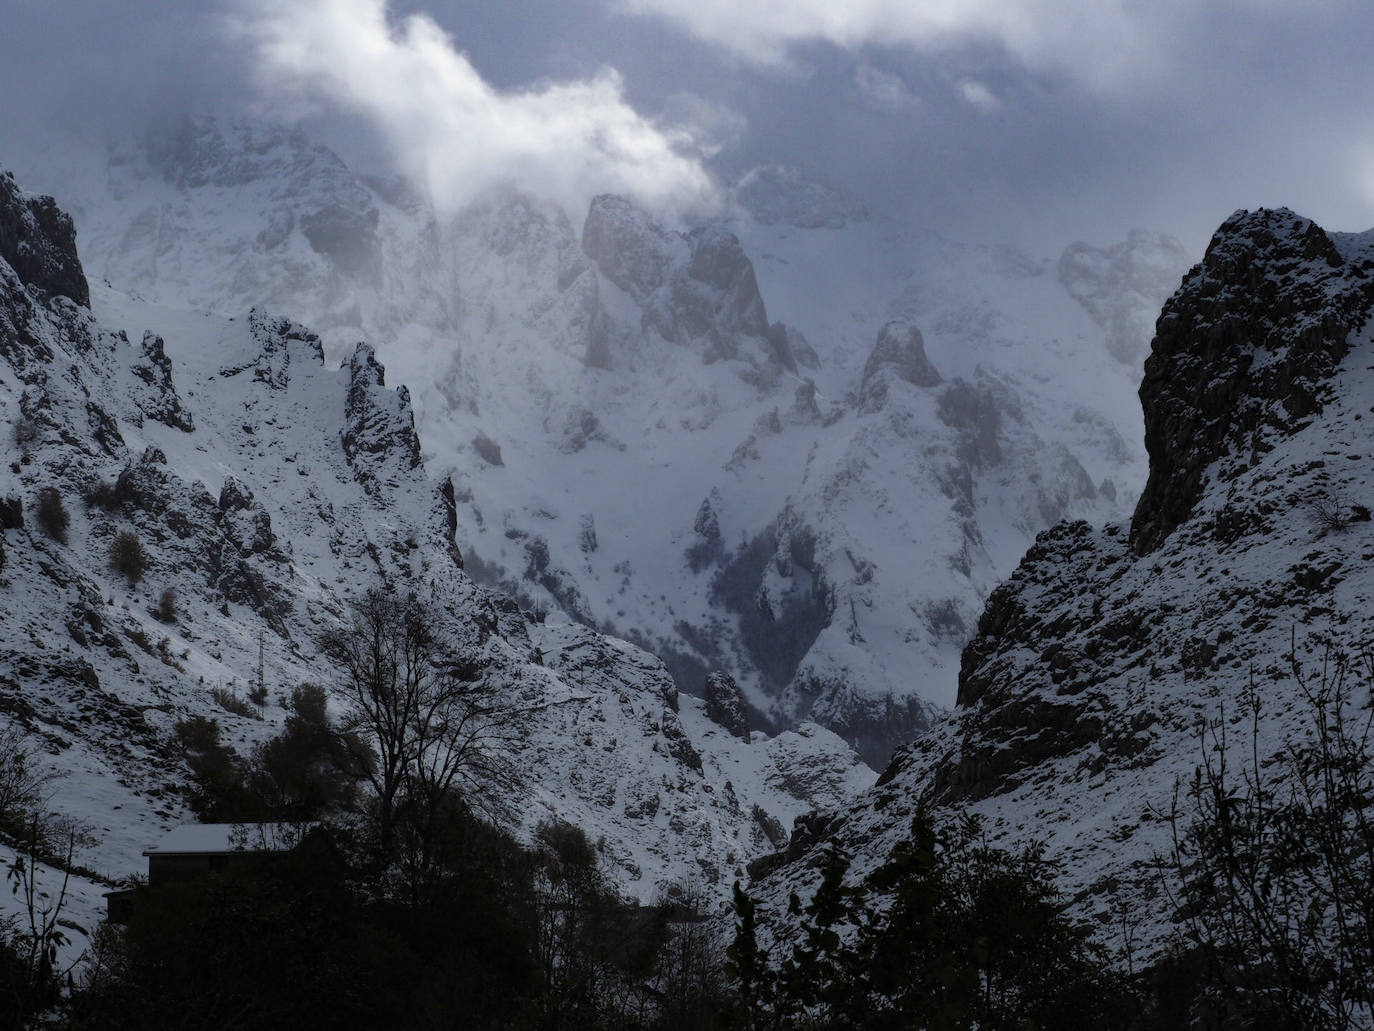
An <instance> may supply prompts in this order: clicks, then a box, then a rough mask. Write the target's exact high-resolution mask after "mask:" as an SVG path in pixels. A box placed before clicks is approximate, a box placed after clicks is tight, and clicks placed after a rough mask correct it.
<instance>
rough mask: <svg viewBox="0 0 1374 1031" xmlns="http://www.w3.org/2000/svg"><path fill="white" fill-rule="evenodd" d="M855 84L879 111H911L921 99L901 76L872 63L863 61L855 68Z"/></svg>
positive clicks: (866, 99)
mask: <svg viewBox="0 0 1374 1031" xmlns="http://www.w3.org/2000/svg"><path fill="white" fill-rule="evenodd" d="M854 85H855V86H857V87H858V88H859V94H860V95H861V96H862V97H863V98H864V100H865V101H867V102H868V104H869V105H870V106H872V107H874V108H876V109H877V110H879V111H887V112H891V113H894V114H895V113H897V112H901V111H909V110H911V109H912V108H914V107H916V106H917V105H918V104H920V102H921V99H920V98H919V97H918V96H916V94H915V93H913V92H911V90H910V89H908V88H907V85H906V83H905V82H904V81H903V80H902V78H901V76H898V75H892V74H891V73H889V72H885V71H883V70H882V69H881V68H876V67H874V66H873V65H871V64H865V63H861V64H860V65H859V66H858V67H857V68H855V69H854Z"/></svg>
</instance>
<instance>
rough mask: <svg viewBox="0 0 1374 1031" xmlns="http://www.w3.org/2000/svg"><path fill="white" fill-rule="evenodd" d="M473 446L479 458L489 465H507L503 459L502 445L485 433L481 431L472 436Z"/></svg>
mask: <svg viewBox="0 0 1374 1031" xmlns="http://www.w3.org/2000/svg"><path fill="white" fill-rule="evenodd" d="M472 448H473V450H474V451H476V452H477V455H478V457H479V458H481V459H482V461H484V462H486V463H487V465H505V464H506V463H505V462H503V461H501V445H500V444H498V443H496V441H494V440H492V439H491V438H490V437H488V436H487V435H486V434H485V433H479V434H477V436H475V437H473V438H472Z"/></svg>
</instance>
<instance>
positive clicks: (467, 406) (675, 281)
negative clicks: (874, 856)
mask: <svg viewBox="0 0 1374 1031" xmlns="http://www.w3.org/2000/svg"><path fill="white" fill-rule="evenodd" d="M83 153H84V152H80V151H72V152H63V151H61V150H60V148H59V150H58V152H57V153H55V154H50V155H48V156H47V158H46V159H45V165H46V168H62V169H66V170H67V172H66V173H65V174H66V175H67V179H66V181H64V182H60V183H53V188H54V189H58V188H61V190H62V191H63V193H64V196H66V197H70V201H69V203H71V204H72V205H73V208H74V212H75V217H76V220H77V225H78V227H79V228H80V230H81V233H82V241H83V250H84V252H85V254H86V255H87V261H88V265H89V267H90V268H91V270H92V274H93V276H94V277H95V278H99V279H104V280H106V281H108V282H109V283H110V284H111V285H112V286H113V287H115V288H117V289H119V290H123V291H128V292H132V293H136V294H137V295H139V296H141V297H143V298H145V299H147V300H149V301H160V302H163V303H169V304H174V305H180V306H190V307H197V308H209V309H214V310H220V311H228V312H234V311H243V310H247V309H248V308H250V307H252V306H254V305H260V306H263V307H265V308H266V309H268V310H275V311H282V312H284V313H286V314H288V315H290V316H291V317H293V318H296V319H298V320H301V321H303V322H305V323H307V324H309V325H311V326H312V327H314V328H316V329H317V330H318V331H319V332H320V333H321V336H322V338H323V340H324V343H325V347H326V350H327V351H329V353H330V354H331V355H336V356H338V357H340V358H342V357H344V356H346V355H347V354H348V353H350V351H351V348H352V345H353V344H354V343H355V342H356V341H357V340H358V339H367V340H369V341H371V342H372V343H373V344H374V346H375V347H376V348H377V353H378V355H379V356H380V358H381V360H382V361H383V362H384V363H385V364H386V366H387V367H388V369H390V370H391V373H392V375H393V378H395V379H396V380H397V381H398V382H403V383H406V384H408V385H409V386H410V388H411V397H412V402H413V404H414V407H415V411H416V418H417V421H418V424H419V426H420V430H421V437H422V439H423V440H424V443H425V447H426V453H425V458H426V460H427V462H428V464H429V465H430V467H431V468H433V469H435V470H438V471H440V472H451V473H452V476H453V481H454V486H455V498H456V506H457V516H458V531H457V534H458V543H459V545H460V547H461V548H462V550H463V553H464V555H465V556H467V558H468V569H469V571H470V572H471V573H472V574H473V575H474V576H475V577H476V578H477V579H479V580H481V581H483V582H485V583H488V584H492V585H499V586H500V587H501V588H502V589H504V590H506V591H508V592H510V593H512V594H514V595H515V596H516V597H518V598H519V599H520V600H521V603H522V604H523V605H524V606H525V607H526V608H529V609H532V610H540V611H555V610H559V611H562V612H564V613H566V614H568V615H569V616H571V617H572V618H573V619H575V620H576V621H578V622H580V623H582V624H584V625H587V626H593V627H598V628H600V629H602V630H606V631H611V632H614V633H616V634H619V635H621V636H624V637H626V638H629V639H630V640H633V641H635V642H636V643H637V644H639V645H641V646H643V647H644V648H646V649H648V650H650V651H652V652H653V653H655V654H657V655H659V656H661V657H662V658H663V659H664V660H665V662H666V663H667V665H668V668H669V669H670V671H671V672H672V674H673V676H674V679H675V681H676V682H677V684H678V686H679V687H680V688H682V689H683V690H685V691H687V692H690V693H698V692H700V690H701V687H702V684H703V683H704V681H705V678H706V676H707V674H708V673H709V672H711V671H712V670H717V669H719V670H725V671H728V672H730V673H732V674H733V675H734V676H735V678H736V679H737V680H738V682H739V683H740V685H741V687H742V688H743V690H744V691H745V693H746V696H747V698H748V700H749V702H750V703H751V706H752V707H753V708H754V709H755V711H756V712H757V713H761V714H766V715H765V717H764V718H765V719H766V720H768V721H770V722H771V723H773V724H774V725H777V726H796V725H798V724H799V723H800V722H801V721H805V720H807V719H813V720H816V721H818V722H820V723H823V724H824V725H826V726H828V727H831V728H833V729H834V730H836V731H837V732H839V733H841V734H842V735H843V736H844V737H846V738H847V739H848V740H849V741H850V742H852V743H853V744H855V745H856V746H857V747H858V748H859V749H860V751H861V752H862V753H863V754H864V756H865V757H866V758H867V759H868V760H869V761H870V762H871V763H873V764H875V765H879V764H881V763H883V762H884V761H885V760H886V758H887V756H888V755H889V754H890V750H891V748H892V747H893V746H894V745H895V744H897V743H899V742H902V741H905V740H908V739H909V738H911V737H912V736H913V735H914V734H916V733H918V732H919V731H920V730H921V729H922V728H924V727H925V726H926V725H927V724H928V723H929V721H930V719H931V717H932V715H933V714H934V713H935V712H936V711H937V710H938V708H939V707H941V706H945V705H948V704H949V703H950V702H952V700H953V697H954V684H955V675H956V671H957V668H958V656H959V652H960V650H961V648H962V647H963V645H964V643H965V642H966V640H967V639H968V637H969V635H970V633H971V632H972V628H973V626H974V624H975V622H976V619H977V614H978V612H979V611H980V610H981V607H982V605H983V601H984V599H985V598H986V596H987V594H988V593H989V592H990V591H991V590H992V588H993V587H994V586H995V585H996V583H998V582H999V580H1000V579H1001V578H1002V577H1004V576H1005V575H1006V574H1007V573H1008V572H1009V571H1010V570H1011V569H1012V568H1013V566H1014V564H1015V562H1016V560H1017V558H1018V557H1019V555H1020V554H1021V553H1022V552H1023V551H1024V549H1025V547H1026V546H1027V545H1028V544H1029V543H1030V542H1031V541H1032V540H1033V539H1034V535H1035V534H1036V533H1037V532H1038V531H1039V530H1041V529H1043V528H1044V527H1046V526H1049V525H1051V524H1053V523H1054V522H1055V521H1057V520H1058V519H1060V518H1064V517H1082V518H1091V519H1095V520H1101V519H1106V518H1113V517H1120V516H1122V515H1124V514H1125V513H1126V512H1127V511H1128V510H1129V506H1130V505H1131V504H1132V503H1133V501H1134V498H1135V495H1136V493H1137V492H1138V490H1139V488H1140V485H1141V484H1142V483H1143V480H1144V475H1145V462H1144V455H1143V452H1142V451H1141V450H1140V448H1139V446H1138V444H1137V441H1138V440H1139V438H1140V424H1139V421H1138V417H1137V416H1136V415H1135V408H1134V405H1133V403H1132V400H1131V395H1132V394H1133V391H1134V389H1135V386H1136V382H1137V379H1138V368H1139V366H1138V360H1139V355H1140V354H1141V353H1143V349H1144V344H1145V341H1146V340H1147V339H1148V332H1149V327H1150V325H1151V324H1152V322H1153V318H1154V315H1155V313H1156V312H1157V310H1158V305H1159V304H1160V303H1161V302H1162V300H1163V298H1164V297H1165V296H1167V294H1168V292H1169V291H1170V290H1171V289H1172V288H1173V287H1174V286H1175V285H1176V283H1177V277H1178V275H1179V274H1180V273H1181V271H1182V269H1183V267H1184V266H1185V264H1186V262H1185V261H1184V260H1183V257H1182V255H1181V254H1180V252H1179V249H1178V246H1177V244H1174V243H1172V242H1171V241H1169V240H1168V239H1166V238H1161V237H1158V236H1155V235H1151V234H1146V233H1137V234H1135V235H1133V236H1132V237H1131V238H1130V239H1129V240H1127V241H1125V242H1124V243H1121V244H1118V245H1114V246H1112V247H1108V248H1094V247H1090V246H1088V245H1084V244H1075V245H1073V246H1071V247H1070V248H1069V249H1068V250H1066V251H1065V252H1064V254H1063V255H1062V257H1060V258H1059V260H1058V261H1057V262H1056V261H1055V260H1053V259H1052V258H1049V257H1044V258H1037V257H1033V256H1029V255H1026V254H1024V253H1021V252H1020V251H1017V250H1015V249H1013V248H1008V247H986V246H971V245H963V244H958V243H955V242H951V241H948V240H944V239H941V238H937V237H933V236H931V235H929V234H925V233H920V232H916V231H913V230H910V229H908V228H907V227H903V226H900V225H897V224H893V223H890V222H887V221H884V220H883V219H881V218H878V217H875V216H873V215H872V214H871V213H870V212H869V211H868V209H867V208H866V207H865V206H864V205H863V204H862V203H860V202H858V201H855V200H854V199H852V198H849V197H847V196H846V195H844V193H843V192H842V191H840V190H838V189H836V188H835V187H833V186H825V185H822V184H818V183H816V182H814V181H812V180H810V179H808V178H807V177H805V176H802V175H800V174H799V173H797V172H795V171H794V170H789V169H779V168H776V167H766V168H762V169H759V170H756V171H755V172H753V173H751V174H750V175H749V176H747V177H746V178H745V179H744V180H743V181H742V182H741V183H740V184H739V188H738V191H737V197H738V205H737V206H736V209H735V210H736V214H735V216H734V217H733V218H731V219H729V220H727V221H726V222H724V223H720V222H717V223H711V224H702V225H697V226H690V227H687V228H686V231H685V232H683V231H678V230H677V229H675V228H672V227H667V226H664V225H661V224H659V223H658V222H657V221H656V220H655V219H654V217H653V216H652V215H651V214H650V213H647V212H644V211H641V210H638V209H636V208H635V207H634V206H633V205H631V204H630V203H629V202H627V201H625V200H623V199H620V198H616V197H599V198H597V199H596V200H594V201H593V202H592V204H591V206H590V209H589V211H588V212H587V213H586V215H585V218H582V213H580V212H579V213H573V214H574V215H575V216H576V217H577V218H578V219H580V221H578V222H574V221H573V220H572V219H571V218H570V217H569V214H568V213H565V212H563V211H562V210H560V209H558V208H556V207H554V206H552V205H549V204H547V203H545V202H543V201H541V200H539V199H537V198H532V197H528V196H521V195H515V194H510V193H505V194H502V193H498V194H496V195H493V196H490V197H488V198H486V199H485V200H483V201H481V202H479V203H477V204H475V205H473V206H472V207H470V208H469V209H467V210H465V211H464V212H462V213H460V214H459V215H457V216H455V217H453V218H441V217H439V216H437V215H436V214H435V212H434V210H433V209H432V207H431V206H430V205H429V204H428V202H427V201H426V200H425V198H424V197H423V196H421V195H419V194H418V193H417V192H416V191H414V190H413V189H411V188H410V187H408V186H407V185H406V184H405V183H402V182H400V181H398V180H395V179H390V178H369V177H364V176H361V175H358V174H355V173H354V172H353V171H351V170H350V169H349V168H348V167H347V166H346V165H345V163H344V162H343V161H342V160H340V159H339V158H338V157H337V156H336V155H334V154H333V153H331V152H330V151H329V150H327V149H326V148H324V147H321V146H319V145H316V144H313V143H311V142H310V141H309V140H308V139H306V138H305V137H304V136H303V135H301V134H300V133H298V132H294V131H288V130H283V129H275V128H263V127H256V126H250V125H243V124H235V125H220V124H218V123H215V122H213V121H208V120H202V121H193V122H187V123H183V124H181V125H180V126H178V127H176V128H175V129H174V130H171V131H167V132H163V133H160V134H157V135H155V136H152V137H148V138H146V139H143V140H140V141H136V142H131V141H121V142H120V143H118V144H117V145H115V146H114V147H112V148H111V149H110V151H109V152H108V155H105V154H102V155H100V156H99V158H98V159H97V160H94V161H93V160H91V159H90V158H89V157H83V156H82V154H83Z"/></svg>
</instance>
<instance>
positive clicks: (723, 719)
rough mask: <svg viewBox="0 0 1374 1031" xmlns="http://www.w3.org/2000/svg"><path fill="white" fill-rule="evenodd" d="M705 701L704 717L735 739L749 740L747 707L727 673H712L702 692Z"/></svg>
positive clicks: (742, 695) (741, 693)
mask: <svg viewBox="0 0 1374 1031" xmlns="http://www.w3.org/2000/svg"><path fill="white" fill-rule="evenodd" d="M702 697H703V698H704V699H705V701H706V717H707V719H710V720H711V721H712V722H714V723H718V724H720V725H721V726H722V727H724V728H725V729H726V730H728V731H729V732H730V733H731V734H733V735H734V736H735V737H737V738H740V739H741V740H743V741H748V740H749V716H748V709H749V707H748V705H747V704H746V703H745V701H744V693H743V692H742V691H740V689H739V685H738V684H737V683H735V678H734V677H732V676H730V674H729V673H712V674H711V675H710V676H709V677H707V678H706V686H705V688H703V690H702Z"/></svg>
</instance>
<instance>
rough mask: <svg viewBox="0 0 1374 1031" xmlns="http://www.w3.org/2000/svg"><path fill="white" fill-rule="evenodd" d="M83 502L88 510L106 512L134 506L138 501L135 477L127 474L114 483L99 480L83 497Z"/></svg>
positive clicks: (121, 475) (123, 474)
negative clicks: (134, 482)
mask: <svg viewBox="0 0 1374 1031" xmlns="http://www.w3.org/2000/svg"><path fill="white" fill-rule="evenodd" d="M82 500H84V501H85V502H86V507H87V508H99V509H103V510H104V511H106V512H117V511H119V510H120V509H122V508H125V507H126V506H133V505H134V504H135V502H136V500H137V498H136V496H135V492H134V485H133V477H132V476H130V475H129V474H128V473H127V472H125V473H122V474H120V476H119V478H118V479H116V480H115V482H114V483H110V482H109V481H108V480H97V481H96V482H95V483H94V484H93V485H92V486H91V487H89V488H88V489H87V490H86V493H85V494H84V495H82Z"/></svg>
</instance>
